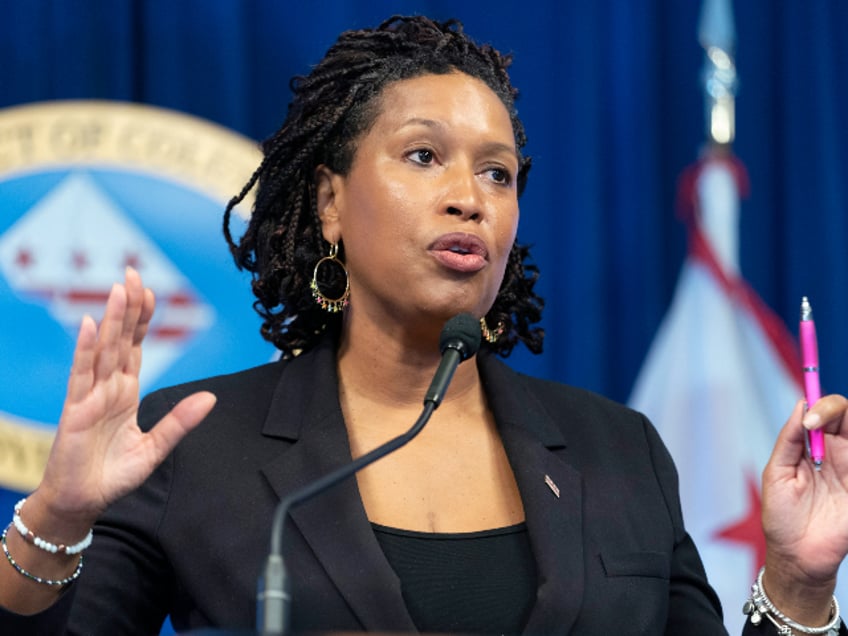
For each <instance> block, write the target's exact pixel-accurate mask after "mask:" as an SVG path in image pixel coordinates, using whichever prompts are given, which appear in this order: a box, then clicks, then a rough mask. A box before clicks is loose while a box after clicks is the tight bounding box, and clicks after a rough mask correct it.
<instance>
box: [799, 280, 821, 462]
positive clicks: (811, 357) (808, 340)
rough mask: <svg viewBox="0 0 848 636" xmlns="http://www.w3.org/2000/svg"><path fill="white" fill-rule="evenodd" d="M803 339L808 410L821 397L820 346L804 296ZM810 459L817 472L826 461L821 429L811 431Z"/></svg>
mask: <svg viewBox="0 0 848 636" xmlns="http://www.w3.org/2000/svg"><path fill="white" fill-rule="evenodd" d="M798 333H799V335H800V338H801V362H802V364H803V365H804V396H805V397H806V400H807V408H810V407H811V406H813V404H815V403H816V402H817V401H818V399H819V398H820V397H821V386H820V385H819V346H818V343H817V342H816V323H814V322H813V308H812V307H811V306H810V301H809V300H807V297H806V296H804V297H803V298H802V299H801V321H800V323H799V325H798ZM808 435H809V437H808V440H809V446H810V459H812V460H813V465H814V466H815V467H816V470H820V469H821V465H822V461H823V460H824V433H823V432H822V431H821V429H817V430H815V431H809V434H808Z"/></svg>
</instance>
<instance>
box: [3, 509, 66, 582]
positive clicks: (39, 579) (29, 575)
mask: <svg viewBox="0 0 848 636" xmlns="http://www.w3.org/2000/svg"><path fill="white" fill-rule="evenodd" d="M11 527H12V524H9V525H8V526H6V529H5V530H3V534H0V547H2V548H3V554H4V555H6V560H7V561H8V562H9V565H11V566H12V567H13V568H15V571H16V572H17V573H18V574H20V575H21V576H25V577H26V578H28V579H29V580H30V581H35V582H36V583H41V585H49V586H51V587H65V586H66V585H68V584H70V583H73V582H74V581H76V580H77V579H78V578H79V575H80V574H81V573H82V555H79V561H78V562H77V566H76V567H75V568H74V571H73V572H72V573H71V575H70V576H67V577H65V578H64V579H46V578H44V577H43V576H37V575H35V574H33V573H32V572H29V571H28V570H25V569H24V568H23V567H21V565H20V564H19V563H18V562H17V561H15V559H14V557H13V556H12V555H11V554H10V553H9V546H8V545H7V544H6V535H7V534H8V532H9V528H11Z"/></svg>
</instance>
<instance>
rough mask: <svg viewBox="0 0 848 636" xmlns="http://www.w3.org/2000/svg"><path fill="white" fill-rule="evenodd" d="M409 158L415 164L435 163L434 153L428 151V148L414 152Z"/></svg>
mask: <svg viewBox="0 0 848 636" xmlns="http://www.w3.org/2000/svg"><path fill="white" fill-rule="evenodd" d="M408 156H409V158H410V159H412V160H413V161H414V162H415V163H420V164H425V165H426V164H428V163H433V159H434V157H433V151H432V150H428V149H427V148H419V149H418V150H413V151H412V152H410V153H409V155H408Z"/></svg>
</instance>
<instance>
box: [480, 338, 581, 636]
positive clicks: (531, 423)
mask: <svg viewBox="0 0 848 636" xmlns="http://www.w3.org/2000/svg"><path fill="white" fill-rule="evenodd" d="M479 366H480V371H481V375H482V377H483V382H484V384H485V387H486V395H487V396H488V398H489V401H490V404H491V407H492V411H493V412H494V414H495V419H496V421H497V425H498V429H499V431H500V433H501V437H502V439H503V443H504V448H505V449H506V453H507V456H508V457H509V461H510V464H511V466H512V469H513V473H514V474H515V479H516V482H517V484H518V489H519V491H520V492H521V498H522V502H523V504H524V513H525V517H526V520H527V529H528V532H529V535H530V543H531V547H532V550H533V553H534V556H535V558H536V569H537V576H538V588H537V596H536V604H535V605H534V607H533V609H532V611H531V613H530V617H529V619H528V622H527V625H526V627H525V630H524V633H526V634H554V633H557V634H564V633H568V632H569V631H570V629H571V627H572V625H573V624H574V622H575V620H576V618H577V615H578V613H579V611H580V605H581V603H582V600H583V588H584V559H583V533H582V515H581V510H582V494H581V488H582V479H581V477H580V473H579V472H578V471H576V470H575V469H574V468H573V467H571V466H570V465H569V464H567V463H566V462H565V461H563V459H562V458H561V455H562V454H563V453H564V448H565V440H564V438H563V435H562V432H561V430H560V429H559V427H557V426H556V424H555V422H554V421H553V420H552V418H551V416H550V414H549V413H548V412H547V411H546V410H545V408H544V407H543V406H542V404H541V403H539V402H538V401H537V400H536V398H535V397H534V396H533V394H532V393H530V392H529V391H528V390H527V389H526V388H525V385H524V383H523V382H522V381H521V380H520V376H518V374H516V373H515V372H513V371H512V370H511V369H509V367H507V366H506V365H505V364H503V363H501V362H500V361H499V360H497V359H496V358H495V357H494V356H493V355H485V354H483V355H481V356H480V361H479Z"/></svg>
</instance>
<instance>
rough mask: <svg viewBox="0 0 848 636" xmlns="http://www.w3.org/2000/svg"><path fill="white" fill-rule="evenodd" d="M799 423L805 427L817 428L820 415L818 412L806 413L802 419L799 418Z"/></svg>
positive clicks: (819, 422)
mask: <svg viewBox="0 0 848 636" xmlns="http://www.w3.org/2000/svg"><path fill="white" fill-rule="evenodd" d="M801 424H803V425H804V428H807V429H813V428H817V427H818V425H819V424H821V415H819V414H818V413H807V414H806V415H804V419H802V420H801Z"/></svg>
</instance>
